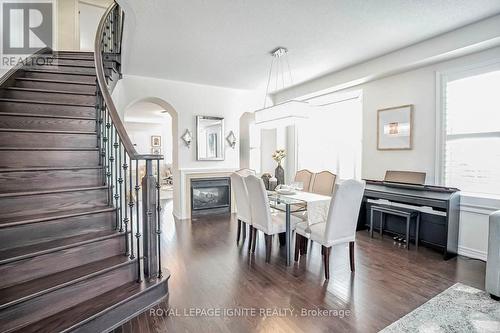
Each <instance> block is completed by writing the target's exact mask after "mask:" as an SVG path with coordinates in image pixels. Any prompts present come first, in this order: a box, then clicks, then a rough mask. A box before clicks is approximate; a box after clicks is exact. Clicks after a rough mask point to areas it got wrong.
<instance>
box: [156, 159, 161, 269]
mask: <svg viewBox="0 0 500 333" xmlns="http://www.w3.org/2000/svg"><path fill="white" fill-rule="evenodd" d="M160 188H161V185H160V160H156V220H157V228H156V234H157V235H158V278H159V279H161V278H162V273H161V242H160V240H161V206H160Z"/></svg>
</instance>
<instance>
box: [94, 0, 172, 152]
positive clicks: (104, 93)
mask: <svg viewBox="0 0 500 333" xmlns="http://www.w3.org/2000/svg"><path fill="white" fill-rule="evenodd" d="M118 10H120V7H119V5H118V4H117V3H116V2H113V3H112V4H111V5H110V6H109V7H108V9H106V12H105V13H104V15H103V16H102V18H101V20H100V22H99V26H98V28H97V32H96V37H95V44H94V63H95V68H96V75H97V84H98V86H99V89H98V90H99V92H98V93H100V94H101V97H102V99H103V103H104V105H105V107H106V108H107V111H108V114H109V116H110V118H111V121H112V123H113V125H114V127H115V129H116V132H117V133H118V136H119V137H120V141H121V143H122V144H123V147H124V148H125V151H126V152H127V154H128V155H129V157H130V159H131V160H157V159H163V156H162V155H141V154H139V153H138V152H137V150H136V149H135V147H134V145H133V144H132V141H131V140H130V137H129V136H128V133H127V130H126V129H125V126H124V125H123V122H122V120H121V118H120V115H119V114H118V110H117V109H116V106H115V104H114V102H113V98H112V97H111V92H110V90H109V87H108V84H107V81H106V74H105V70H104V61H103V54H104V52H105V50H104V46H105V43H104V42H103V38H106V35H105V28H106V21H107V19H108V17H109V16H110V15H111V14H112V12H113V11H118ZM119 29H120V36H119V38H120V41H119V42H120V46H119V48H121V30H122V29H123V26H121V27H119ZM108 38H109V37H108ZM98 107H100V106H98Z"/></svg>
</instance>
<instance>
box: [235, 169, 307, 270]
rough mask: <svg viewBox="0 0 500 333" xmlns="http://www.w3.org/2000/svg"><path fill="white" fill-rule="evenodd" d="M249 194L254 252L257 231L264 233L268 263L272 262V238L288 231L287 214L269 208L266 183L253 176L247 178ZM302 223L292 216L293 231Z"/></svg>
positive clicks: (253, 250)
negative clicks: (296, 225)
mask: <svg viewBox="0 0 500 333" xmlns="http://www.w3.org/2000/svg"><path fill="white" fill-rule="evenodd" d="M245 183H246V185H247V189H248V194H249V198H250V211H251V213H252V227H253V228H252V230H251V232H252V252H255V244H256V238H257V231H259V230H260V231H262V232H263V233H264V236H265V240H266V262H269V261H270V260H271V243H272V236H273V235H275V234H280V233H283V232H285V231H286V224H285V214H284V213H281V212H273V213H272V214H271V208H270V206H269V198H268V197H267V193H266V188H265V187H264V182H263V181H262V180H261V179H260V178H257V177H255V176H253V175H250V176H248V177H246V178H245ZM298 222H300V219H299V218H297V217H294V216H291V220H290V225H291V230H294V229H295V224H297V223H298Z"/></svg>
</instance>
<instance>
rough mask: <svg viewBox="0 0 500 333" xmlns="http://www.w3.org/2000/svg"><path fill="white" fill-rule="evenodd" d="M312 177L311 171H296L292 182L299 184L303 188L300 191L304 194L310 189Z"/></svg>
mask: <svg viewBox="0 0 500 333" xmlns="http://www.w3.org/2000/svg"><path fill="white" fill-rule="evenodd" d="M312 177H313V173H312V172H311V171H309V170H306V169H303V170H299V171H297V173H295V178H294V181H295V182H301V183H302V184H303V186H304V187H303V189H302V190H303V191H305V192H309V190H310V187H311V180H312Z"/></svg>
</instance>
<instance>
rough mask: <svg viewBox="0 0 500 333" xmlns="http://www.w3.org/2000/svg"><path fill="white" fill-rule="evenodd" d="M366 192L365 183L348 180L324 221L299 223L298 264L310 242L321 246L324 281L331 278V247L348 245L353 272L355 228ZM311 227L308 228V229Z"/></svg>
mask: <svg viewBox="0 0 500 333" xmlns="http://www.w3.org/2000/svg"><path fill="white" fill-rule="evenodd" d="M364 191H365V182H364V181H357V180H354V179H349V180H345V181H343V182H342V183H340V184H338V185H337V189H336V191H335V193H334V195H333V197H332V201H331V202H330V208H329V210H328V216H327V219H326V221H325V222H321V223H316V224H313V225H310V226H308V224H307V223H306V222H302V223H299V224H297V226H296V238H295V261H298V259H299V256H300V254H303V253H304V248H307V240H308V239H310V240H312V241H315V242H317V243H319V244H321V254H322V255H323V263H324V266H325V279H327V280H328V279H329V278H330V269H329V266H330V251H331V248H332V246H334V245H339V244H345V243H349V258H350V265H351V271H354V242H355V240H356V225H357V223H358V215H359V210H360V207H361V202H362V200H363V195H364ZM308 227H309V228H308Z"/></svg>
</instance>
